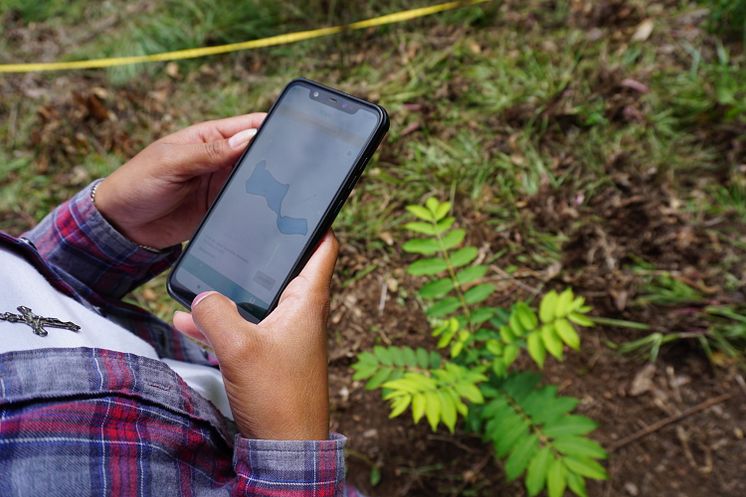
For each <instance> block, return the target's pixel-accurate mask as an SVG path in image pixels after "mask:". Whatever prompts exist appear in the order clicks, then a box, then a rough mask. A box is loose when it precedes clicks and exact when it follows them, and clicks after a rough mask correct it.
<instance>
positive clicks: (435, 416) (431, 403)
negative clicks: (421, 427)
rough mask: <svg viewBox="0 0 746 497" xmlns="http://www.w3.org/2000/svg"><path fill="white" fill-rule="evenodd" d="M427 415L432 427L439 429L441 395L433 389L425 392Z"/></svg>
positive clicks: (432, 428)
mask: <svg viewBox="0 0 746 497" xmlns="http://www.w3.org/2000/svg"><path fill="white" fill-rule="evenodd" d="M425 417H427V422H428V423H430V429H431V430H433V431H435V430H437V429H438V422H439V421H440V397H438V395H437V394H436V393H435V392H434V391H432V390H429V391H427V392H425Z"/></svg>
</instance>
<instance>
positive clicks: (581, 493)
mask: <svg viewBox="0 0 746 497" xmlns="http://www.w3.org/2000/svg"><path fill="white" fill-rule="evenodd" d="M565 476H567V486H568V487H570V490H572V491H573V493H574V494H575V495H577V496H578V497H588V491H587V490H586V489H585V480H584V479H583V477H582V476H579V475H576V474H575V473H572V472H570V471H568V472H567V474H566V475H565Z"/></svg>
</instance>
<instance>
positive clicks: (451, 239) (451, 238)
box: [440, 229, 466, 250]
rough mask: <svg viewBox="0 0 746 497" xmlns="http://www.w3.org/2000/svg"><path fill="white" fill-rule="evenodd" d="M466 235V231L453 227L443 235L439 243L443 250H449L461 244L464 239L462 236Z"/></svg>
mask: <svg viewBox="0 0 746 497" xmlns="http://www.w3.org/2000/svg"><path fill="white" fill-rule="evenodd" d="M465 236H466V231H464V230H462V229H455V230H452V231H450V232H449V233H448V234H447V235H446V236H444V237H443V238H442V239H441V240H440V243H441V244H442V249H443V250H450V249H452V248H454V247H457V246H458V245H460V244H461V242H463V241H464V237H465Z"/></svg>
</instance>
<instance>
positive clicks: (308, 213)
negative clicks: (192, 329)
mask: <svg viewBox="0 0 746 497" xmlns="http://www.w3.org/2000/svg"><path fill="white" fill-rule="evenodd" d="M388 126H389V120H388V116H387V114H386V111H385V110H384V109H383V107H381V106H379V105H375V104H372V103H370V102H366V101H364V100H361V99H359V98H356V97H353V96H351V95H348V94H346V93H343V92H341V91H339V90H335V89H333V88H329V87H326V86H323V85H321V84H319V83H316V82H314V81H310V80H307V79H296V80H293V81H291V82H290V83H289V84H288V85H287V86H286V87H285V89H284V90H283V91H282V94H281V95H280V96H279V98H278V99H277V101H276V102H275V103H274V104H273V105H272V108H271V109H270V111H269V113H268V114H267V117H266V119H265V120H264V123H263V124H262V126H261V128H260V129H259V131H258V133H257V134H256V136H254V139H253V141H252V142H251V143H250V144H249V146H248V147H247V148H246V150H245V151H244V153H243V155H242V156H241V158H240V159H239V160H238V163H237V164H236V166H235V167H234V169H233V172H232V174H231V176H230V177H229V178H228V180H227V181H226V183H225V185H224V186H223V188H222V190H221V191H220V193H219V194H218V196H217V197H216V199H215V201H214V202H213V204H212V206H211V207H210V209H209V210H208V212H207V214H206V215H205V218H204V219H203V221H202V223H201V224H200V226H199V227H198V228H197V231H196V233H195V234H194V236H193V237H192V239H191V241H190V243H189V245H188V246H187V247H186V249H185V250H184V252H183V253H182V254H181V257H180V258H179V260H178V261H177V262H176V265H175V266H174V268H173V270H172V271H171V274H170V275H169V278H168V284H167V287H168V292H169V293H170V294H171V296H172V297H173V298H174V299H176V300H177V301H178V302H180V303H181V304H183V305H184V306H186V307H187V308H190V305H191V302H192V300H194V297H195V296H196V295H197V294H199V293H201V292H204V291H208V290H215V291H218V292H220V293H222V294H223V295H225V296H226V297H228V298H230V299H231V300H233V301H234V302H235V303H236V304H237V306H238V309H239V312H240V313H241V315H243V317H244V318H246V319H247V320H249V321H251V322H254V323H257V322H259V321H261V320H262V319H264V317H266V316H267V314H269V313H270V312H271V311H272V309H274V307H275V306H276V305H277V302H278V300H279V298H280V295H281V294H282V291H283V290H284V289H285V287H286V286H287V285H288V283H290V281H291V280H292V279H293V278H294V277H295V276H297V275H298V273H299V272H300V270H301V269H302V268H303V266H304V265H305V264H306V261H308V259H309V257H310V256H311V254H312V253H313V251H314V249H315V248H316V245H317V244H318V243H319V241H320V240H321V238H322V237H323V236H324V234H325V233H326V232H327V230H328V229H329V227H330V226H331V224H332V221H334V218H335V217H336V216H337V214H338V213H339V210H340V209H341V208H342V205H343V204H344V202H345V200H346V199H347V197H348V196H349V194H350V192H351V191H352V188H353V187H354V186H355V183H356V181H357V180H358V178H359V177H360V175H361V174H362V172H363V169H364V168H365V165H366V164H367V163H368V161H369V160H370V157H371V156H372V155H373V152H375V150H376V148H377V147H378V145H379V144H380V143H381V140H382V139H383V136H384V135H385V134H386V131H387V130H388Z"/></svg>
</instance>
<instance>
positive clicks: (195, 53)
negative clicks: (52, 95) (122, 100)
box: [0, 0, 490, 73]
mask: <svg viewBox="0 0 746 497" xmlns="http://www.w3.org/2000/svg"><path fill="white" fill-rule="evenodd" d="M489 1H490V0H463V1H456V2H447V3H441V4H438V5H431V6H429V7H420V8H417V9H410V10H403V11H400V12H395V13H393V14H386V15H383V16H379V17H372V18H370V19H365V20H362V21H357V22H353V23H350V24H343V25H339V26H330V27H328V28H319V29H312V30H308V31H297V32H295V33H287V34H283V35H277V36H269V37H267V38H260V39H258V40H249V41H243V42H239V43H228V44H226V45H217V46H213V47H200V48H188V49H185V50H174V51H172V52H161V53H156V54H151V55H133V56H128V57H109V58H105V59H90V60H76V61H70V62H30V63H23V64H0V73H19V72H33V71H62V70H65V69H98V68H102V67H113V66H123V65H127V64H139V63H142V62H163V61H171V60H182V59H194V58H197V57H205V56H207V55H217V54H223V53H228V52H237V51H239V50H251V49H255V48H263V47H272V46H275V45H285V44H287V43H295V42H298V41H303V40H310V39H313V38H321V37H322V36H329V35H333V34H337V33H341V32H343V31H354V30H358V29H365V28H372V27H376V26H383V25H386V24H394V23H399V22H405V21H410V20H412V19H417V18H418V17H424V16H429V15H432V14H437V13H439V12H444V11H447V10H453V9H457V8H460V7H466V6H469V5H477V4H480V3H485V2H489Z"/></svg>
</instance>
